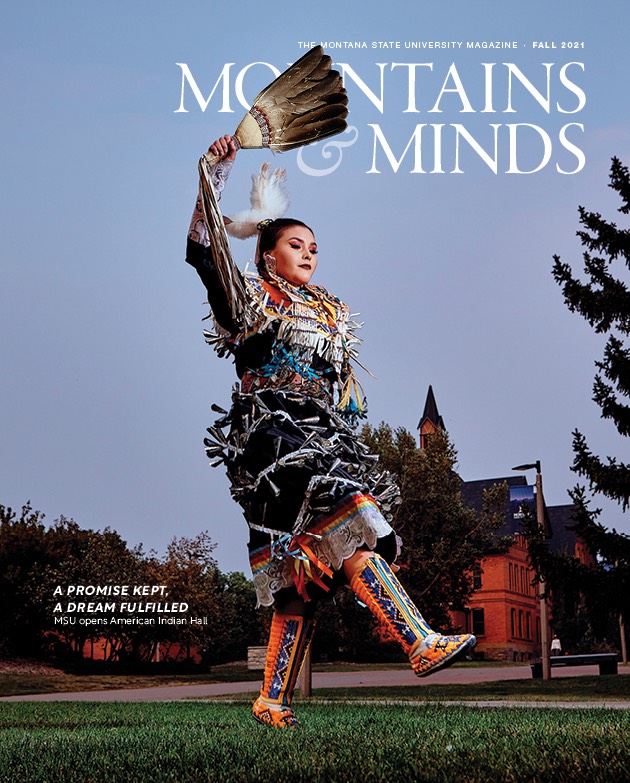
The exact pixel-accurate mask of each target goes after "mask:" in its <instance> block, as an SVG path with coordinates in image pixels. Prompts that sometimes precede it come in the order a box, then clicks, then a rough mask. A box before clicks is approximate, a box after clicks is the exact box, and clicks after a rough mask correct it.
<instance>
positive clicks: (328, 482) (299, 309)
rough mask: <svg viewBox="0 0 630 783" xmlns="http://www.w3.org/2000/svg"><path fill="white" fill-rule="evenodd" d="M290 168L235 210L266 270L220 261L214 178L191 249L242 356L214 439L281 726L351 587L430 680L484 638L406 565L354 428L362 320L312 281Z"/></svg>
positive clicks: (260, 716)
mask: <svg viewBox="0 0 630 783" xmlns="http://www.w3.org/2000/svg"><path fill="white" fill-rule="evenodd" d="M236 151H237V145H236V144H235V143H234V142H233V141H232V139H231V137H230V136H223V137H221V138H219V139H217V140H216V141H215V142H214V143H213V144H212V145H211V146H210V150H209V152H211V153H212V154H213V155H215V156H218V157H219V161H218V163H217V164H216V165H215V166H214V167H213V169H212V171H211V174H210V176H211V179H212V184H213V197H214V193H216V194H217V196H218V197H220V193H221V191H222V190H223V187H224V185H225V182H226V180H227V177H228V174H229V171H230V169H231V167H232V164H233V162H234V159H235V157H236ZM282 177H283V172H280V171H275V172H273V173H269V170H268V168H267V167H266V166H263V168H262V169H261V173H260V176H259V177H258V178H255V179H254V185H253V188H252V210H250V212H249V213H248V214H245V215H241V216H237V217H236V218H235V219H234V221H229V220H226V222H227V223H228V225H227V229H228V232H230V233H233V234H235V235H238V236H244V235H247V234H251V231H250V230H249V228H248V226H249V225H250V224H251V225H253V226H256V228H257V230H258V232H259V233H258V246H257V251H256V267H257V271H258V274H257V275H251V276H243V275H241V274H240V273H239V272H238V271H237V270H236V267H235V266H234V265H233V262H231V258H228V262H227V266H228V267H229V269H228V270H227V273H226V271H225V269H222V268H220V264H218V263H217V259H216V258H214V257H213V252H212V251H211V249H210V231H212V230H213V229H212V227H210V226H209V225H208V223H209V219H208V211H207V209H205V208H204V204H203V198H204V190H203V188H202V189H201V190H200V198H199V200H198V201H197V205H196V208H195V211H194V214H193V218H192V222H191V226H190V231H189V234H188V245H187V254H186V260H187V262H188V263H189V264H191V265H192V266H193V267H194V268H195V269H196V270H197V272H198V273H199V275H200V277H201V280H202V281H203V283H204V285H205V286H206V289H207V291H208V302H209V304H210V307H211V309H212V315H213V318H214V325H215V331H214V332H213V333H207V334H206V338H207V340H208V342H209V343H210V344H212V345H213V347H214V348H215V349H216V350H217V352H218V353H219V355H221V356H224V355H229V356H231V357H233V359H234V362H235V365H236V372H237V375H238V377H239V380H240V383H239V384H237V385H236V387H235V391H234V394H233V399H232V407H231V410H230V412H229V413H226V412H225V411H222V410H221V409H216V408H215V409H216V410H218V411H219V412H220V413H221V414H224V415H223V417H222V418H221V419H220V420H219V421H217V422H216V424H215V426H214V427H211V428H210V429H209V430H208V431H209V433H210V435H211V436H212V439H207V440H206V447H207V453H208V455H209V456H210V457H212V458H218V459H219V461H221V462H224V463H225V465H226V468H227V474H228V476H229V479H230V482H231V492H232V495H233V497H234V498H235V500H237V501H238V503H239V504H240V505H241V507H242V510H243V513H244V515H245V518H246V520H247V523H248V525H249V528H250V541H249V558H250V563H251V568H252V573H253V578H254V585H255V588H256V593H257V597H258V603H259V605H263V606H270V605H272V604H273V606H274V614H273V618H272V622H271V633H270V638H269V645H268V648H267V659H266V666H265V674H264V681H263V685H262V688H261V691H260V696H259V697H258V698H257V699H256V701H255V702H254V705H253V715H254V717H255V718H256V720H258V721H259V722H260V723H263V724H265V725H268V726H272V727H277V728H281V727H288V726H295V725H297V723H298V720H297V718H296V716H295V714H294V712H293V710H292V709H291V698H292V695H293V689H294V687H295V683H296V680H297V676H298V673H299V670H300V666H301V664H302V661H303V659H304V655H305V653H306V650H307V648H308V645H309V643H310V640H311V638H312V634H313V630H314V621H313V614H314V608H315V605H316V603H317V601H318V600H320V599H321V598H322V597H324V596H326V595H330V594H332V593H334V591H335V590H336V589H337V588H338V587H339V586H341V585H344V584H345V585H349V586H350V588H351V589H352V590H353V591H354V593H355V594H356V595H357V597H358V598H359V600H360V601H362V602H363V603H364V604H365V605H366V606H367V608H368V609H369V610H370V611H371V612H372V613H373V614H374V615H375V617H376V619H377V621H378V622H379V623H380V624H381V625H383V626H385V628H386V629H387V631H388V632H389V635H390V636H391V637H393V638H394V639H396V640H397V641H398V642H399V643H400V645H401V646H402V648H403V650H404V651H405V653H406V654H407V655H408V657H409V660H410V663H411V667H412V669H413V670H414V672H415V673H416V674H417V675H418V676H420V677H423V676H425V675H427V674H430V673H432V672H434V671H436V670H438V669H441V668H443V667H444V666H446V665H449V664H450V663H452V662H453V661H454V660H455V658H457V657H459V656H460V655H461V654H462V653H463V652H464V651H467V650H469V649H471V648H472V647H473V646H474V644H475V637H474V636H471V635H469V634H464V635H459V636H442V635H440V634H438V633H436V632H434V631H433V630H431V628H430V627H429V626H428V625H427V623H426V622H425V620H424V619H423V617H422V615H421V614H420V612H419V611H418V609H417V608H416V607H415V605H414V604H413V602H412V601H411V599H410V598H409V596H408V595H407V593H406V592H405V590H404V588H403V587H402V585H401V584H400V582H399V581H398V579H397V577H396V575H395V573H394V571H395V570H398V569H397V568H396V566H395V565H392V564H393V561H394V560H395V558H396V554H397V537H396V535H395V533H394V531H393V529H392V527H391V526H390V524H389V522H388V518H389V519H391V515H390V513H389V511H390V507H391V503H392V502H395V500H396V498H397V494H398V493H397V489H396V488H395V486H394V485H393V484H392V482H391V480H390V478H389V476H388V475H387V474H384V473H382V472H380V471H379V470H378V466H377V459H376V457H374V456H373V455H371V454H369V453H368V450H367V448H366V447H365V445H364V444H362V443H361V442H360V441H359V440H358V438H357V436H356V434H355V432H354V429H353V427H352V425H353V424H356V420H357V419H358V418H362V417H364V416H365V412H364V406H363V402H362V399H361V390H360V386H359V384H358V383H357V381H356V378H355V376H354V369H353V365H354V363H355V360H356V350H355V349H356V344H357V343H358V339H357V338H356V337H355V336H354V334H353V330H354V329H355V328H356V327H357V324H355V323H353V322H352V321H351V320H350V317H349V310H348V308H347V306H346V305H345V304H344V303H343V302H341V301H340V300H339V299H338V298H337V297H335V296H333V295H332V294H330V293H329V292H328V291H327V290H326V289H325V288H322V287H321V286H315V285H311V278H312V276H313V273H314V272H315V269H316V267H317V244H316V241H315V236H314V234H313V231H312V230H311V229H310V228H309V227H308V226H307V225H306V224H305V223H303V222H302V221H300V220H294V219H289V218H282V217H280V216H279V215H280V214H282V213H283V212H284V210H285V209H286V206H287V202H286V196H285V195H284V193H283V191H282V188H281V180H282ZM210 190H212V188H211V189H210ZM262 218H268V219H267V220H262ZM256 228H255V229H254V232H255V231H256ZM224 430H225V431H226V433H225V434H224Z"/></svg>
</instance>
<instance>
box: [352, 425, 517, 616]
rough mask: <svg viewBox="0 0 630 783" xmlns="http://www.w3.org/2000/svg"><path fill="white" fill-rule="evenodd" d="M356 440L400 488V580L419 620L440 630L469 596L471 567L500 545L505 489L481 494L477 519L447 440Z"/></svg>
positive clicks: (388, 434)
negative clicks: (466, 501) (421, 444)
mask: <svg viewBox="0 0 630 783" xmlns="http://www.w3.org/2000/svg"><path fill="white" fill-rule="evenodd" d="M362 436H363V438H364V439H365V441H366V442H367V443H368V445H369V446H370V448H372V449H373V450H374V451H375V452H376V453H377V454H378V455H379V457H380V460H381V463H382V465H383V467H384V468H386V469H387V470H389V471H390V472H391V473H392V474H393V475H394V476H395V478H396V479H397V481H398V484H399V486H400V490H401V503H400V504H399V505H398V506H397V508H396V512H395V520H394V525H395V527H396V529H397V530H399V531H400V534H401V536H402V538H403V541H404V546H403V550H402V554H401V558H400V563H401V569H402V570H401V572H400V574H399V576H400V579H401V581H402V582H403V583H404V585H405V587H406V588H407V589H408V591H409V594H410V595H411V597H412V598H413V600H414V601H415V602H416V603H417V605H418V606H419V607H420V608H421V610H422V611H423V614H424V615H425V616H426V618H427V620H428V621H429V622H430V623H432V624H433V625H434V626H435V627H437V628H440V629H445V628H448V627H449V623H450V618H449V610H451V609H459V608H461V607H463V606H464V605H465V604H466V602H467V600H468V599H469V597H470V595H471V593H472V591H473V569H474V567H475V565H476V564H477V563H478V562H479V561H480V560H481V559H482V558H483V557H484V556H485V555H487V554H490V553H492V552H496V551H499V550H500V549H501V548H503V547H504V545H505V542H503V541H501V540H499V539H497V537H496V536H495V531H496V530H497V529H498V528H499V527H500V526H501V524H502V523H503V517H504V509H505V487H497V488H495V489H494V490H492V491H491V492H490V493H488V494H487V496H486V508H485V510H484V513H483V514H482V515H481V516H478V515H477V514H476V513H475V512H474V511H473V510H472V509H470V508H468V507H467V506H465V505H464V503H463V501H462V497H461V491H460V490H461V479H460V477H459V476H458V475H457V473H456V472H455V466H456V463H457V452H456V450H455V447H454V446H453V444H452V443H451V442H450V439H449V436H448V433H446V432H444V431H441V430H438V431H437V432H435V433H434V434H432V435H431V437H430V438H428V442H427V445H426V447H425V448H424V449H420V448H418V446H417V445H416V441H415V438H414V437H413V435H412V434H411V433H410V432H409V431H407V430H406V429H404V428H399V429H397V430H395V431H393V430H392V428H391V427H390V426H389V425H387V424H385V423H383V424H381V425H380V426H379V427H377V428H376V429H372V428H370V427H369V426H368V427H365V428H364V430H363V433H362Z"/></svg>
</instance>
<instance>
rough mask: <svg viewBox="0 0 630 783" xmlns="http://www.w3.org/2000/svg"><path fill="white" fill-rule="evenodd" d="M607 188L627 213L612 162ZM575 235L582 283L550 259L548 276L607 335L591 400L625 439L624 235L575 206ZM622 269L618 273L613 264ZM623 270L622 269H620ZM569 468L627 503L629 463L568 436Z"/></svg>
mask: <svg viewBox="0 0 630 783" xmlns="http://www.w3.org/2000/svg"><path fill="white" fill-rule="evenodd" d="M610 187H611V188H612V189H613V190H614V191H616V192H617V193H618V194H619V196H620V198H621V206H620V207H619V212H621V213H622V214H624V215H628V214H629V213H630V172H629V171H628V168H627V167H626V166H624V165H623V164H622V163H621V161H620V160H619V159H618V158H613V159H612V165H611V169H610ZM579 215H580V223H581V225H582V226H583V227H584V228H583V229H582V230H580V231H578V232H577V235H578V236H579V237H580V240H581V242H582V245H583V246H584V247H585V248H586V249H585V251H584V253H583V259H584V273H585V274H586V276H587V278H588V279H587V280H586V282H582V281H581V280H579V279H578V278H577V277H575V276H574V274H573V271H572V269H571V267H570V266H569V265H568V264H566V263H563V262H562V261H561V260H560V257H559V256H557V255H556V256H554V266H553V276H554V278H555V280H556V282H557V283H558V284H559V285H560V286H561V288H562V293H563V295H564V300H565V302H566V304H567V307H568V308H569V310H571V311H572V312H577V313H579V314H580V315H581V316H582V317H583V318H585V319H586V320H587V321H588V323H589V324H590V325H591V326H592V327H593V328H594V329H595V331H596V332H597V333H599V334H607V335H608V340H607V342H606V346H605V348H604V356H603V359H602V361H599V362H596V366H597V368H598V371H599V372H598V373H597V375H596V376H595V382H594V385H593V400H594V401H595V402H596V403H597V404H598V405H599V407H600V408H601V411H602V417H603V418H605V419H610V420H611V421H612V422H613V424H614V425H615V427H616V428H617V431H618V432H619V434H620V435H621V436H623V437H628V435H630V405H629V404H628V402H627V401H628V399H629V398H630V348H628V347H626V346H624V343H623V340H624V339H625V338H627V336H628V334H630V291H629V290H628V286H627V284H626V282H625V281H624V280H623V279H622V276H623V275H624V274H627V270H628V269H630V231H629V230H628V229H623V228H619V227H618V226H617V225H616V224H615V223H611V222H608V221H606V220H604V219H603V218H602V216H601V215H600V214H599V213H597V212H589V211H587V210H586V209H585V208H584V207H579ZM620 265H621V266H622V268H621V269H619V268H618V267H619V266H620ZM624 266H625V270H624V269H623V267H624ZM573 451H574V454H575V457H574V462H573V470H574V471H575V472H576V473H577V474H578V475H580V476H583V477H584V478H586V479H587V480H588V482H589V484H590V487H591V489H592V490H594V491H595V492H597V493H601V494H603V495H606V496H607V497H609V498H612V499H613V500H616V501H617V502H619V503H620V504H621V505H622V506H623V509H624V510H626V509H627V508H628V505H629V504H630V465H629V464H627V463H623V462H618V461H617V460H616V459H615V458H614V457H608V458H607V459H606V460H603V459H602V458H601V457H599V456H597V455H595V454H593V453H592V451H591V450H590V448H589V446H588V443H587V440H586V438H585V436H584V435H583V434H582V433H581V432H580V431H579V430H577V429H576V430H575V432H574V433H573Z"/></svg>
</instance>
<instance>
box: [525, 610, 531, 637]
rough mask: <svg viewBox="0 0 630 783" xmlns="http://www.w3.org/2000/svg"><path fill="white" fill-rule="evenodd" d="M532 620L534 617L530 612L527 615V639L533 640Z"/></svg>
mask: <svg viewBox="0 0 630 783" xmlns="http://www.w3.org/2000/svg"><path fill="white" fill-rule="evenodd" d="M531 620H532V617H531V615H530V613H529V612H527V614H526V615H525V638H526V639H531V638H532V629H531Z"/></svg>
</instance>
